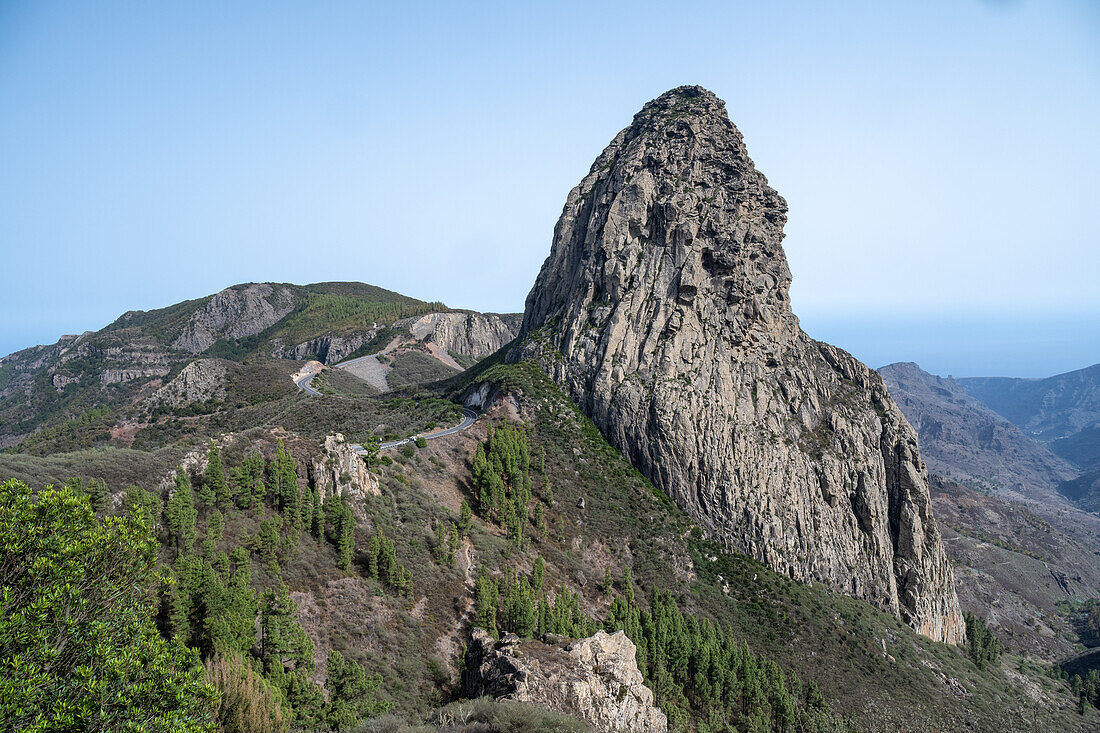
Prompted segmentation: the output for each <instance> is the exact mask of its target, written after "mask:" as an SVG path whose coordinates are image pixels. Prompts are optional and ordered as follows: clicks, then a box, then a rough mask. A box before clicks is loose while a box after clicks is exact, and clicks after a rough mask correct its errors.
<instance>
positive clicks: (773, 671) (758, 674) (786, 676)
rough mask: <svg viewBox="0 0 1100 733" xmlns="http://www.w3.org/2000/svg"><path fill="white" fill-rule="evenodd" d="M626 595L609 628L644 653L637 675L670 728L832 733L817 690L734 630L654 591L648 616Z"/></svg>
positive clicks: (627, 589) (628, 583)
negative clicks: (651, 692)
mask: <svg viewBox="0 0 1100 733" xmlns="http://www.w3.org/2000/svg"><path fill="white" fill-rule="evenodd" d="M623 585H624V588H625V594H624V595H623V596H620V597H617V598H615V600H614V601H612V604H611V609H610V611H609V612H608V618H607V621H606V622H605V623H604V627H605V628H606V629H607V630H608V631H617V630H619V629H621V630H623V631H625V632H626V635H627V636H628V637H629V638H630V640H631V641H633V642H634V644H635V645H636V646H637V648H638V652H637V657H638V667H639V669H641V670H642V671H643V674H644V675H645V678H646V682H647V683H648V684H649V685H650V686H651V687H652V688H653V690H654V693H655V695H656V698H657V704H658V705H659V706H660V707H661V710H663V711H664V713H665V714H666V715H667V716H668V719H669V727H670V728H676V727H678V726H680V725H684V724H687V723H688V722H689V721H694V727H695V730H696V731H698V733H708V732H710V731H728V730H738V731H751V732H756V731H761V732H763V731H831V730H834V729H835V728H836V722H835V720H834V718H833V717H832V716H831V715H830V714H829V708H828V705H827V704H826V702H825V699H824V698H823V697H822V695H821V693H820V691H819V690H818V688H817V686H816V685H815V684H814V683H813V682H812V681H810V682H806V683H803V681H802V680H801V679H800V678H799V677H798V676H797V675H795V674H793V673H787V672H784V671H783V669H782V668H780V666H779V665H778V664H776V663H775V662H773V661H772V660H770V659H766V658H764V657H761V656H758V655H756V654H753V652H752V651H751V650H750V649H749V647H748V645H747V644H745V643H740V642H738V641H737V639H736V638H735V637H734V635H733V633H732V632H731V630H730V629H728V628H723V627H720V626H716V625H715V624H712V623H711V622H710V621H709V620H706V619H700V618H697V617H695V616H693V615H690V614H685V613H684V612H683V611H681V610H680V608H679V607H678V606H677V604H676V600H675V599H674V598H673V597H672V594H670V593H660V592H657V591H653V592H652V593H651V594H650V598H649V608H648V609H644V608H640V607H639V606H638V604H637V603H636V602H635V599H634V592H633V588H632V587H631V585H632V581H631V579H630V575H629V571H628V572H627V574H626V577H625V578H624V581H623Z"/></svg>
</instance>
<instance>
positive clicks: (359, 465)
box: [309, 433, 381, 507]
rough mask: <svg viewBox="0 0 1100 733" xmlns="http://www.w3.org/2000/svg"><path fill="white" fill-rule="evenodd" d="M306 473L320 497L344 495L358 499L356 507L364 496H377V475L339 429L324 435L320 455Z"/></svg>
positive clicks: (378, 492)
mask: <svg viewBox="0 0 1100 733" xmlns="http://www.w3.org/2000/svg"><path fill="white" fill-rule="evenodd" d="M309 476H310V478H311V479H312V482H313V485H314V487H315V488H316V490H317V491H319V492H321V498H322V499H326V500H327V499H330V498H332V497H334V496H346V497H348V498H350V499H356V500H358V501H355V502H352V503H351V506H353V507H358V506H359V504H361V503H362V501H363V500H364V499H366V498H367V496H378V495H379V494H380V493H381V492H380V490H379V488H378V479H377V478H375V477H374V475H373V474H372V473H371V472H370V471H369V470H368V469H367V464H366V463H365V462H364V461H363V459H362V458H361V457H360V456H359V454H358V453H356V452H355V449H354V448H352V447H351V444H350V443H348V442H347V440H345V439H344V436H343V434H342V433H336V434H335V435H330V436H328V437H327V438H325V449H324V452H323V453H322V455H321V456H320V457H318V458H316V459H315V460H314V461H313V463H312V464H311V465H310V472H309Z"/></svg>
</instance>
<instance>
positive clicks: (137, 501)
mask: <svg viewBox="0 0 1100 733" xmlns="http://www.w3.org/2000/svg"><path fill="white" fill-rule="evenodd" d="M139 512H140V513H141V515H142V516H143V517H144V518H145V520H146V521H147V522H149V523H150V524H152V522H153V519H154V518H155V517H157V516H159V515H160V499H159V498H157V496H156V495H155V494H153V493H151V492H148V491H146V490H145V489H143V488H141V487H139V486H130V487H127V489H126V493H124V494H123V495H122V513H123V514H134V513H139Z"/></svg>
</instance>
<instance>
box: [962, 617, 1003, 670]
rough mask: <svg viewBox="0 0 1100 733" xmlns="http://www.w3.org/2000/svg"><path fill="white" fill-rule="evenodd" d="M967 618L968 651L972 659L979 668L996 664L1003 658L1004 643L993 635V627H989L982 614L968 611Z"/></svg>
mask: <svg viewBox="0 0 1100 733" xmlns="http://www.w3.org/2000/svg"><path fill="white" fill-rule="evenodd" d="M965 619H966V651H967V654H969V655H970V659H971V660H972V661H973V662H974V664H976V665H977V666H978V669H985V668H986V667H987V666H990V665H996V664H997V662H998V661H999V660H1000V658H1001V652H1003V651H1004V648H1005V647H1004V644H1002V643H1001V642H1000V640H998V639H997V637H995V636H994V635H993V629H991V628H989V626H987V625H986V623H985V620H984V619H982V618H981V617H980V616H975V615H973V614H971V613H970V612H969V611H967V613H966V614H965Z"/></svg>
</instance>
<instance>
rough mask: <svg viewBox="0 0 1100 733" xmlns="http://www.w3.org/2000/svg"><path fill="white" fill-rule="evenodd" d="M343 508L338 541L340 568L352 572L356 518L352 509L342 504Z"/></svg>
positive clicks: (337, 549)
mask: <svg viewBox="0 0 1100 733" xmlns="http://www.w3.org/2000/svg"><path fill="white" fill-rule="evenodd" d="M340 506H341V507H342V511H341V521H340V529H339V534H338V535H337V539H336V551H337V553H338V556H339V562H338V564H339V566H340V569H341V570H343V571H344V572H348V571H349V570H351V558H352V553H353V551H354V549H355V517H354V516H353V515H352V513H351V509H350V508H349V507H348V506H347V505H346V504H344V503H343V501H341V502H340Z"/></svg>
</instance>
